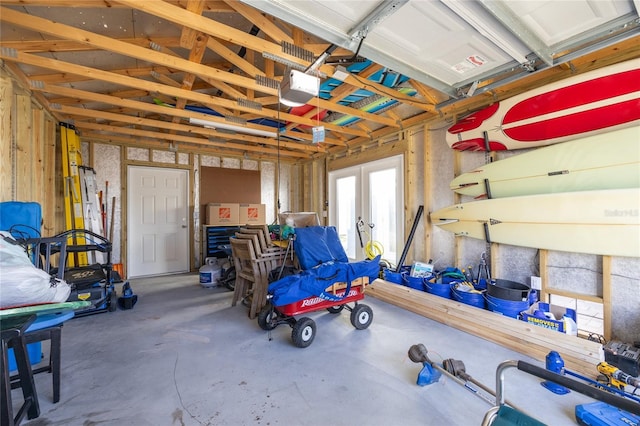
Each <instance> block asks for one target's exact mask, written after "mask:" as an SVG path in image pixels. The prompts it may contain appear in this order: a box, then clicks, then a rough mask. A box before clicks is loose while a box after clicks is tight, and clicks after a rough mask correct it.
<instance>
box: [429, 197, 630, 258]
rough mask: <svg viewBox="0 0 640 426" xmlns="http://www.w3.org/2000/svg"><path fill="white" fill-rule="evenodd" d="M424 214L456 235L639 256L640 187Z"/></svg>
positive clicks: (480, 204)
mask: <svg viewBox="0 0 640 426" xmlns="http://www.w3.org/2000/svg"><path fill="white" fill-rule="evenodd" d="M430 218H431V222H432V223H433V224H434V225H437V226H438V227H440V228H442V229H444V230H447V231H450V232H453V233H455V234H456V235H459V236H466V237H471V238H477V239H482V240H487V241H490V242H494V243H502V244H509V245H514V246H522V247H533V248H540V249H548V250H558V251H568V252H574V253H590V254H598V255H611V256H630V257H640V188H630V189H611V190H600V191H580V192H567V193H558V194H539V195H528V196H522V197H508V198H496V199H490V200H483V201H472V202H469V203H462V204H456V205H453V206H450V207H445V208H443V209H440V210H438V211H435V212H433V213H431V215H430Z"/></svg>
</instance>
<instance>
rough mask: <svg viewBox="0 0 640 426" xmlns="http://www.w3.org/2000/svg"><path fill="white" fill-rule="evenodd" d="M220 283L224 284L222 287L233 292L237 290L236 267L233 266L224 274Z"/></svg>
mask: <svg viewBox="0 0 640 426" xmlns="http://www.w3.org/2000/svg"><path fill="white" fill-rule="evenodd" d="M220 282H222V285H224V286H225V287H226V288H227V289H229V290H231V291H233V290H235V288H236V268H235V266H232V267H230V268H229V269H227V270H225V271H224V273H223V274H222V277H220Z"/></svg>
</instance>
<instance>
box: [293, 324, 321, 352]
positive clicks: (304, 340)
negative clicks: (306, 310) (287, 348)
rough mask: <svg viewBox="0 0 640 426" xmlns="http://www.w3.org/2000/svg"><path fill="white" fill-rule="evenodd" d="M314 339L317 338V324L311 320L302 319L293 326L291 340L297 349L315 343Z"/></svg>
mask: <svg viewBox="0 0 640 426" xmlns="http://www.w3.org/2000/svg"><path fill="white" fill-rule="evenodd" d="M314 337H316V322H315V321H314V320H312V319H311V318H308V317H304V318H300V319H299V320H298V321H296V323H295V324H294V325H293V330H292V331H291V340H293V344H294V345H296V346H297V347H299V348H306V347H307V346H309V345H310V344H311V343H312V342H313V338H314Z"/></svg>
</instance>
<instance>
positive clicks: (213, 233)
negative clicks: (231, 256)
mask: <svg viewBox="0 0 640 426" xmlns="http://www.w3.org/2000/svg"><path fill="white" fill-rule="evenodd" d="M239 230H240V227H239V226H211V225H204V226H203V227H202V233H203V241H204V245H203V248H202V256H203V259H206V258H207V257H214V254H215V252H217V251H218V250H219V249H218V247H220V246H222V245H228V244H229V238H230V237H232V236H233V235H234V234H235V233H236V232H238V231H239Z"/></svg>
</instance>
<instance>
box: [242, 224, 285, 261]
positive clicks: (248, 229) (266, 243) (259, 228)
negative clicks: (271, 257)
mask: <svg viewBox="0 0 640 426" xmlns="http://www.w3.org/2000/svg"><path fill="white" fill-rule="evenodd" d="M240 232H242V233H243V234H255V235H257V236H258V242H259V243H260V249H261V251H262V253H276V254H282V255H284V253H285V250H284V249H283V248H282V247H278V246H275V245H273V242H272V241H271V236H270V235H269V228H268V227H267V225H245V226H243V227H242V228H240Z"/></svg>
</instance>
